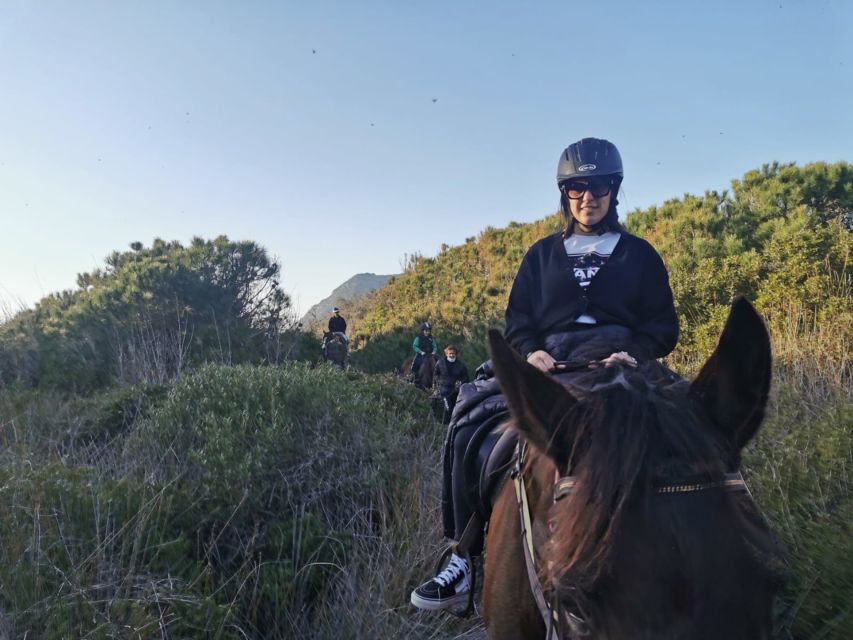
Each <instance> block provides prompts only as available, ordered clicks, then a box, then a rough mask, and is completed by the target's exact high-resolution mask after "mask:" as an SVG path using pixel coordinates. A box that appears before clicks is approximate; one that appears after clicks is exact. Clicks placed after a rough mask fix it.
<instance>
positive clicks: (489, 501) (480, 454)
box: [463, 411, 518, 522]
mask: <svg viewBox="0 0 853 640" xmlns="http://www.w3.org/2000/svg"><path fill="white" fill-rule="evenodd" d="M508 419H509V412H508V411H501V412H500V413H497V414H495V415H493V416H490V417H489V418H488V419H487V420H486V421H485V422H483V424H481V425H480V426H479V427H478V428H477V431H476V432H474V435H473V436H472V437H471V439H470V440H469V441H468V446H467V447H466V449H465V459H464V462H463V465H464V469H465V486H466V498H467V499H468V501H469V503H470V504H471V505H472V506H473V507H474V510H475V511H476V512H477V514H478V515H479V516H480V517H481V518H482V519H483V522H488V520H489V516H491V514H492V507H493V505H494V502H495V500H496V499H497V497H498V494H499V493H500V490H501V488H502V487H503V484H504V482H505V481H506V479H507V478H508V477H509V471H510V469H511V468H512V466H513V462H514V460H515V445H516V443H517V442H518V431H516V429H515V428H512V427H510V428H507V427H505V426H504V425H505V423H506V421H507V420H508Z"/></svg>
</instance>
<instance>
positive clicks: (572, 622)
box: [510, 440, 749, 640]
mask: <svg viewBox="0 0 853 640" xmlns="http://www.w3.org/2000/svg"><path fill="white" fill-rule="evenodd" d="M517 451H518V455H517V462H516V465H515V467H513V469H512V471H511V474H510V475H511V477H512V481H513V484H514V485H515V495H516V500H517V502H518V513H519V521H520V524H521V536H522V548H523V550H524V564H525V566H526V567H527V578H528V580H529V582H530V590H531V592H532V593H533V599H534V600H535V601H536V606H537V607H538V608H539V614H540V615H541V616H542V621H543V622H544V623H545V629H546V634H545V640H560V639H561V638H567V639H568V640H578V639H580V638H586V637H589V636H590V634H591V629H590V627H589V623H588V622H587V621H586V620H584V619H583V618H582V617H580V616H578V615H575V614H574V613H572V612H571V611H568V610H567V609H566V608H565V607H564V606H563V605H562V604H561V603H560V602H558V601H557V598H556V590H554V591H553V592H552V595H551V601H550V602H548V600H547V599H546V598H545V593H544V591H543V590H542V583H541V582H540V581H539V574H538V572H537V569H536V549H535V548H534V546H533V524H532V520H531V517H530V504H529V501H528V498H527V489H526V486H525V482H524V473H523V472H522V471H523V469H524V462H525V458H526V453H527V442H526V441H524V440H522V441H521V442H519V444H518V447H517ZM576 484H577V480H576V478H575V477H574V476H560V475H559V472H557V478H556V481H555V483H554V502H555V503H556V502H557V501H559V500H561V499H562V498H565V497H566V496H567V495H569V494H570V493H571V492H572V490H573V489H574V487H575V486H576ZM708 489H724V490H726V491H746V492H747V493H749V488H748V487H747V486H746V482H745V481H744V479H743V476H742V475H741V473H740V472H739V471H738V472H736V473H727V474H726V475H725V478H724V479H722V480H718V481H713V482H704V483H677V484H667V485H661V486H659V487H656V488H655V493H658V494H678V493H693V492H697V491H706V490H708Z"/></svg>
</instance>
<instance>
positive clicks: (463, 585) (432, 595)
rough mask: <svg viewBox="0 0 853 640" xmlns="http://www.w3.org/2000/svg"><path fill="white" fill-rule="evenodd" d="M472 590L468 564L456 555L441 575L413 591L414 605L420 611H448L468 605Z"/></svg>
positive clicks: (451, 557) (451, 558)
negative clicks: (448, 608) (450, 608)
mask: <svg viewBox="0 0 853 640" xmlns="http://www.w3.org/2000/svg"><path fill="white" fill-rule="evenodd" d="M470 590H471V583H470V582H469V580H468V563H467V562H465V560H464V559H463V558H460V557H459V556H457V555H456V554H454V555H452V556H450V562H449V563H448V564H447V566H446V567H445V568H444V570H443V571H442V572H441V573H439V574H438V575H437V576H435V577H434V578H433V579H432V580H430V581H429V582H425V583H424V584H422V585H421V586H419V587H418V588H417V589H415V590H414V591H412V604H413V605H415V606H416V607H418V608H419V609H430V610H438V609H446V608H447V607H452V606H453V605H455V604H465V603H467V602H468V592H469V591H470Z"/></svg>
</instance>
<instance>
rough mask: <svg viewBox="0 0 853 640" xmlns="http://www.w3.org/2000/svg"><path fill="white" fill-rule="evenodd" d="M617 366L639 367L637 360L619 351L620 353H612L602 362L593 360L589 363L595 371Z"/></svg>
mask: <svg viewBox="0 0 853 640" xmlns="http://www.w3.org/2000/svg"><path fill="white" fill-rule="evenodd" d="M616 364H626V365H628V366H629V367H634V368H636V367H637V359H636V358H634V357H633V356H631V355H630V354H629V353H627V352H625V351H619V352H618V353H611V354H610V355H609V356H607V357H606V358H603V359H602V360H593V361H592V362H590V363H589V366H590V368H591V369H595V368H596V367H600V366H601V365H604V366H605V367H612V366H613V365H616Z"/></svg>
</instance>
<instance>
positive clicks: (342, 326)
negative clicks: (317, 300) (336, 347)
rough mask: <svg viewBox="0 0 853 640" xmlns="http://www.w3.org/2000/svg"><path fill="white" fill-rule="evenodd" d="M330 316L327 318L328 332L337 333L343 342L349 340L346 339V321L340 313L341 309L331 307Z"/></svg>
mask: <svg viewBox="0 0 853 640" xmlns="http://www.w3.org/2000/svg"><path fill="white" fill-rule="evenodd" d="M332 314H333V315H332V317H331V318H329V333H339V334H340V335H341V338H343V339H344V342H349V340H348V339H347V321H346V320H344V317H343V316H342V315H341V310H340V309H339V308H338V307H335V308H333V309H332Z"/></svg>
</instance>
